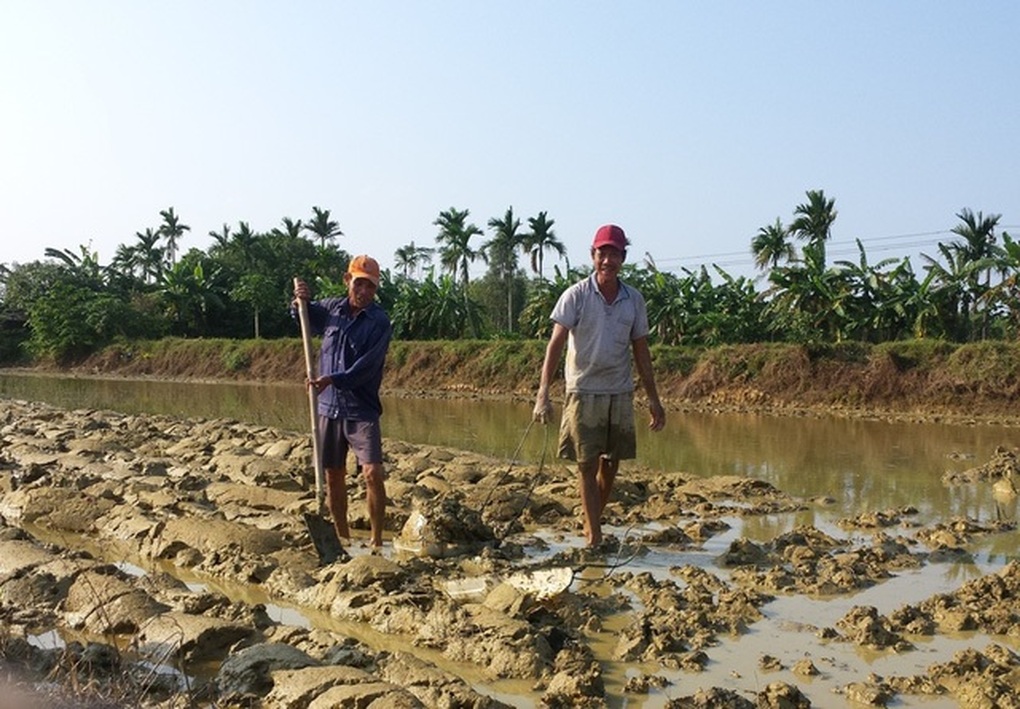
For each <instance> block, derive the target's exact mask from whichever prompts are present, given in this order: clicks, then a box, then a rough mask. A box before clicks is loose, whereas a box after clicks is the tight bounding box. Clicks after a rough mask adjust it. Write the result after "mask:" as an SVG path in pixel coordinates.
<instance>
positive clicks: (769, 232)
mask: <svg viewBox="0 0 1020 709" xmlns="http://www.w3.org/2000/svg"><path fill="white" fill-rule="evenodd" d="M751 253H752V254H753V255H754V265H755V266H757V267H758V268H759V269H760V270H762V271H764V270H765V269H766V268H775V267H776V266H778V265H779V264H780V263H781V262H783V261H792V260H793V259H794V258H795V257H796V255H797V253H796V250H795V249H794V248H793V244H791V243H790V232H789V230H788V229H787V228H786V227H785V226H783V223H782V222H781V221H780V219H779V217H776V221H775V224H769V225H768V226H763V227H761V228H760V229H758V234H757V235H756V236H755V237H754V238H753V239H751Z"/></svg>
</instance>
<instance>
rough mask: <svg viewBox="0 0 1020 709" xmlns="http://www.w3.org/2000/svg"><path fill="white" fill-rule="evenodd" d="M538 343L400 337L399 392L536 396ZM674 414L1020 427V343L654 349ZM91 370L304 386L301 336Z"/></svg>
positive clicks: (138, 349)
mask: <svg viewBox="0 0 1020 709" xmlns="http://www.w3.org/2000/svg"><path fill="white" fill-rule="evenodd" d="M544 348H545V344H544V343H543V342H539V341H533V340H527V341H496V342H491V341H484V342H482V341H456V342H394V343H393V345H392V346H391V349H390V354H389V358H388V361H387V373H386V378H385V380H384V388H385V389H387V390H388V393H391V394H408V395H413V396H466V397H486V396H500V397H514V398H530V397H531V396H532V395H533V394H534V390H535V387H536V386H537V381H538V374H539V368H540V367H541V362H542V357H543V354H544ZM653 357H654V365H655V370H656V378H657V380H658V386H659V391H660V394H661V396H662V398H663V400H664V402H665V404H666V406H667V408H670V409H673V410H719V411H764V412H769V413H777V414H790V413H795V414H803V413H825V414H838V415H844V416H857V417H859V416H867V417H874V416H879V417H883V418H898V419H910V420H925V421H932V420H943V421H946V420H952V421H957V422H959V421H975V422H994V423H999V424H1003V423H1005V424H1011V425H1020V414H1018V413H1017V412H1018V411H1020V344H1017V343H1005V342H982V343H974V344H968V345H952V344H949V343H944V342H936V341H927V340H919V341H914V342H899V343H885V344H881V345H871V344H865V343H843V344H839V345H819V346H809V345H792V344H758V345H734V346H724V347H718V348H713V349H705V350H696V349H692V348H681V347H655V348H653ZM72 371H73V372H74V373H77V374H82V375H101V376H126V377H159V378H168V379H200V380H201V379H205V380H223V379H227V380H231V379H233V380H255V381H293V380H295V379H301V378H302V377H303V376H304V359H303V354H302V350H301V343H300V341H299V340H297V339H287V340H248V341H236V340H175V339H167V340H160V341H155V342H139V343H131V344H128V345H116V346H111V347H109V348H107V349H105V350H103V351H102V352H100V353H98V354H96V355H94V356H93V357H90V358H89V359H87V360H86V361H84V362H82V363H80V364H78V365H77V366H75V367H73V368H72Z"/></svg>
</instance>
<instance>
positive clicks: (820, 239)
mask: <svg viewBox="0 0 1020 709" xmlns="http://www.w3.org/2000/svg"><path fill="white" fill-rule="evenodd" d="M807 198H808V201H807V202H806V203H804V204H798V205H797V207H796V208H795V209H794V210H793V213H794V215H795V218H794V220H793V223H792V224H790V234H792V235H793V236H795V237H796V238H798V239H802V240H804V241H806V242H807V245H806V246H805V247H804V262H805V263H806V264H807V265H808V266H809V267H810V268H813V269H814V270H816V271H822V270H824V269H825V242H826V241H828V240H829V237H830V236H831V230H832V223H833V222H834V221H836V200H834V199H826V198H825V192H824V191H823V190H808V191H807Z"/></svg>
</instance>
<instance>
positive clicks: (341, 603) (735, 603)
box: [0, 402, 1020, 709]
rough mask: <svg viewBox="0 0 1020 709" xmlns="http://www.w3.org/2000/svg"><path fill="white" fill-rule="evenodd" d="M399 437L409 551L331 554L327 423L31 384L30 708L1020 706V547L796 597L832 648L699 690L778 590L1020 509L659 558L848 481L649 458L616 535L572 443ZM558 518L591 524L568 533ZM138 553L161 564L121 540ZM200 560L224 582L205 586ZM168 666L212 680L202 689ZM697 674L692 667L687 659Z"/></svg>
mask: <svg viewBox="0 0 1020 709" xmlns="http://www.w3.org/2000/svg"><path fill="white" fill-rule="evenodd" d="M386 455H387V461H386V462H387V469H388V471H389V474H390V477H389V481H388V483H387V491H388V497H389V500H388V504H387V510H386V524H387V530H388V532H387V536H388V538H389V540H390V543H389V545H388V546H387V548H386V550H385V553H384V554H383V555H378V556H376V555H371V554H369V553H368V551H367V550H366V549H365V548H363V547H361V546H359V545H357V544H355V545H354V546H351V547H349V551H350V552H351V554H352V558H351V559H349V560H339V561H337V562H335V563H331V564H327V565H322V564H321V563H320V562H319V559H318V558H317V555H316V551H315V548H314V545H312V544H311V542H310V538H309V533H308V530H307V528H306V527H305V526H304V525H303V524H302V518H303V514H304V513H313V514H314V513H315V512H316V506H315V498H314V494H313V491H312V490H313V483H312V480H311V479H310V464H309V460H310V445H309V442H308V440H307V436H303V435H297V434H294V433H288V432H282V431H279V430H275V429H272V428H268V427H265V426H255V425H248V424H243V423H239V422H236V421H224V420H213V421H188V420H178V419H174V418H172V417H164V416H138V415H136V416H129V415H123V414H117V413H113V412H97V411H64V410H60V409H55V408H53V407H49V406H46V405H42V404H27V403H23V402H5V405H4V409H3V411H2V414H0V630H2V633H0V650H2V652H0V666H2V668H3V669H4V673H5V675H9V676H10V677H12V678H14V681H15V682H16V691H17V693H20V694H21V695H23V696H25V697H26V699H25V702H26V704H25V706H29V705H30V704H29V702H32V701H35V698H37V697H38V696H39V694H40V692H47V691H52V689H53V687H54V686H59V687H62V688H63V691H64V692H65V695H64V696H63V698H61V699H60V700H59V701H56V700H54V699H53V697H52V696H47V697H46V701H45V702H42V701H41V700H40V701H37V702H36V704H35V705H42V704H45V705H58V706H59V705H60V704H61V702H65V705H66V706H72V705H76V706H121V705H128V706H183V705H190V706H220V707H274V708H275V707H286V708H288V709H290V708H294V709H299V708H300V709H304V708H305V707H326V706H380V707H381V706H393V707H419V706H422V707H431V706H464V707H500V706H506V705H505V704H504V703H503V702H502V701H500V700H498V699H495V698H493V697H491V696H489V695H487V694H486V693H484V692H481V691H479V689H478V687H479V686H490V685H491V686H494V687H496V686H504V687H506V686H514V687H516V689H514V690H510V689H503V690H502V691H503V692H505V693H512V694H513V695H514V696H517V697H519V698H522V699H523V700H524V701H525V702H527V703H529V704H532V705H543V706H552V707H566V706H587V707H604V706H610V705H611V704H610V703H609V702H610V700H612V699H615V700H616V701H617V702H619V701H622V696H624V695H627V696H632V697H636V696H641V695H645V694H648V693H650V692H655V691H658V692H660V694H659V699H660V700H661V703H660V704H658V705H657V706H678V707H679V706H705V707H710V706H726V707H731V706H739V707H743V706H766V707H780V706H790V707H792V706H797V707H805V706H811V701H810V700H809V699H808V695H809V694H812V693H814V694H815V695H816V696H817V695H818V692H819V687H831V689H826V690H825V693H826V694H825V695H823V696H831V695H830V694H829V693H830V692H832V691H838V692H839V693H842V694H844V695H845V696H846V698H847V699H848V700H852V701H854V702H860V703H865V704H870V705H884V704H887V703H890V702H894V701H899V702H913V701H922V702H923V701H927V700H930V699H932V698H936V697H951V698H952V700H953V701H954V702H956V703H958V704H959V705H961V706H974V707H981V706H989V707H991V706H1018V703H1020V654H1018V652H1017V650H1016V649H1011V648H1010V646H1009V645H1010V642H1012V641H1009V640H1008V639H1010V638H1012V639H1013V641H1015V631H1016V628H1017V627H1020V610H1018V609H1020V565H1018V563H1017V562H1016V561H1013V562H1011V563H1007V564H1004V565H1003V567H1002V568H1001V570H999V571H997V572H995V573H990V574H987V575H985V576H981V577H979V578H975V579H971V580H969V581H966V582H961V584H960V585H959V586H958V587H957V588H956V589H955V590H954V591H952V592H951V593H934V594H931V595H930V596H929V597H927V598H926V599H924V600H922V601H921V602H919V603H913V604H907V605H903V606H901V607H900V608H899V609H897V610H896V611H895V612H893V613H889V614H882V613H880V612H878V610H877V609H876V608H875V607H873V606H868V605H860V604H859V605H855V606H853V607H852V608H850V609H849V610H848V611H847V612H846V613H845V614H844V615H843V617H842V618H840V619H838V620H837V621H836V622H835V623H833V624H831V625H825V626H817V627H815V626H811V625H809V624H808V623H807V622H806V621H805V617H804V616H803V615H801V614H798V613H796V612H795V613H793V614H791V616H790V617H789V618H788V620H787V622H788V623H790V624H797V625H798V626H799V627H798V628H797V631H798V632H801V633H805V634H807V637H811V638H821V639H823V640H822V641H823V642H824V643H828V644H829V645H828V647H827V649H826V650H825V651H824V653H823V654H820V655H815V656H808V657H803V656H802V657H800V658H799V659H797V660H796V662H793V661H791V659H790V657H791V656H792V657H796V648H792V650H793V654H792V655H791V648H789V647H781V646H780V645H778V644H777V643H775V642H772V643H771V644H770V645H769V646H768V652H764V653H762V654H761V656H760V657H759V659H758V667H759V669H758V671H760V672H761V673H763V674H765V675H766V677H765V678H764V679H765V680H766V681H760V680H759V678H758V677H757V672H758V671H755V672H754V673H753V674H751V673H746V672H745V674H743V675H741V674H739V673H736V672H735V671H734V669H732V668H733V667H736V666H735V665H734V666H731V674H730V676H729V677H728V678H725V677H724V678H722V679H721V680H720V684H719V685H718V686H714V687H710V688H708V689H699V690H698V691H697V692H693V691H692V687H693V686H698V685H701V684H703V682H701V681H699V680H697V679H696V678H697V676H698V675H700V674H702V673H705V672H706V671H707V670H708V668H709V667H710V666H711V665H713V664H718V663H719V662H720V658H719V657H718V656H717V652H719V647H720V644H721V641H722V640H723V639H724V638H730V639H732V638H734V637H750V638H751V639H753V638H754V636H755V635H756V634H757V631H756V628H757V627H758V626H759V624H762V623H764V622H766V620H765V619H766V613H774V612H775V611H770V608H771V607H772V604H773V603H774V602H775V601H776V599H779V598H793V599H804V601H809V600H810V599H816V598H829V599H837V598H840V597H845V596H847V595H848V594H854V593H859V592H861V591H862V590H863V589H867V588H870V587H873V586H876V585H878V584H881V583H883V582H886V581H888V580H889V579H890V578H892V577H894V576H896V575H898V574H902V573H906V572H909V571H912V570H917V569H921V568H923V567H925V566H926V565H929V564H932V563H938V561H937V560H938V559H945V558H946V557H953V556H958V557H961V556H965V554H966V552H965V549H966V547H967V546H968V545H969V544H970V542H971V541H972V540H974V539H978V538H981V537H985V536H988V535H997V534H1003V533H1004V532H1007V531H1008V530H1010V529H1013V524H1012V523H1010V522H997V523H988V522H986V523H978V522H975V521H972V520H966V519H954V520H945V521H943V522H938V523H936V524H934V525H932V526H930V527H912V526H911V524H910V523H909V520H910V518H911V516H912V515H913V514H915V512H916V511H914V510H910V509H905V510H890V511H886V512H883V513H872V514H861V515H859V516H857V517H855V518H852V519H847V520H844V521H843V522H842V525H841V526H843V527H844V528H846V529H847V530H851V532H857V533H851V534H849V535H847V536H846V537H836V536H833V535H830V534H827V533H825V532H823V531H821V530H819V529H816V528H814V527H812V526H799V527H797V528H796V529H794V530H793V531H792V532H788V533H784V534H779V535H777V536H775V537H774V538H773V539H771V540H770V541H768V542H764V543H763V542H758V543H755V542H751V541H749V540H747V539H739V538H738V539H735V540H734V541H733V542H732V543H730V544H729V545H728V546H727V547H726V548H724V549H723V550H722V552H721V554H719V555H718V557H717V558H715V559H714V562H713V563H712V564H709V565H708V566H707V567H706V566H704V565H693V564H690V563H684V564H677V565H671V566H670V567H669V568H668V569H667V570H665V571H666V573H663V570H661V569H660V572H659V573H652V572H651V570H650V569H648V570H641V567H642V562H641V559H642V558H643V557H644V556H645V555H647V554H656V555H660V556H662V557H663V558H670V557H671V555H675V557H676V558H682V557H683V556H684V555H686V556H698V555H699V554H701V555H704V553H705V550H707V549H708V548H710V547H711V544H712V540H713V539H714V538H715V537H716V536H718V535H720V534H724V533H725V532H726V531H727V530H728V529H729V527H730V525H729V524H728V523H727V522H726V520H727V519H731V520H732V519H734V518H746V519H754V518H759V519H766V518H769V517H774V516H777V515H791V514H797V513H800V512H803V511H806V510H809V509H810V508H811V506H812V505H817V504H822V505H824V504H825V501H805V500H798V499H795V498H792V497H790V496H789V495H787V494H785V493H784V492H783V491H781V490H778V489H776V488H774V487H773V486H771V485H770V484H768V483H766V482H763V481H759V480H755V479H752V478H744V477H735V476H717V477H715V478H711V479H700V478H694V477H690V476H687V475H685V474H681V473H675V472H674V473H664V472H662V471H650V470H640V469H638V470H635V471H633V472H632V473H629V474H628V476H627V480H626V481H621V483H620V485H619V486H618V489H617V490H616V493H615V495H614V500H613V502H612V503H611V504H610V506H609V507H608V508H607V510H606V513H605V517H606V521H607V522H608V523H609V524H611V525H613V526H614V527H616V528H625V529H635V530H638V529H641V530H648V531H646V532H642V533H640V534H633V535H632V534H629V533H628V534H627V535H626V536H624V537H623V538H622V539H621V538H611V539H610V540H608V542H607V544H606V545H605V548H604V549H602V550H598V551H591V550H586V549H583V548H579V547H578V546H577V544H578V542H577V538H578V533H579V530H578V511H577V501H576V489H575V482H574V480H573V475H572V474H571V472H570V471H568V470H567V469H566V468H565V467H563V466H556V467H555V468H549V469H546V468H543V467H541V466H540V467H539V468H537V469H536V468H534V467H530V466H529V467H521V468H519V469H515V468H508V467H507V466H506V465H505V463H504V462H502V461H495V460H491V459H487V458H484V457H482V456H478V455H473V454H469V453H464V452H463V451H453V450H447V449H442V448H436V447H431V446H419V445H411V444H406V443H400V442H396V441H392V442H388V444H387V450H386ZM1013 460H1015V456H1005V455H1003V456H1002V457H1000V458H997V459H996V461H994V462H993V464H992V465H990V466H986V467H987V470H986V469H985V468H982V469H981V472H979V473H975V477H976V476H978V475H980V476H985V475H990V474H992V473H991V472H990V471H992V470H995V471H998V474H999V475H1011V474H1012V470H1013V467H1012V464H1011V463H1012V461H1013ZM1014 494H1015V493H1014ZM354 497H355V499H354V500H353V501H352V505H351V513H352V520H351V521H352V525H353V527H354V528H355V530H359V534H361V535H363V534H364V529H365V528H366V526H367V521H366V520H365V519H364V513H363V509H364V504H363V499H360V498H362V497H363V490H362V489H361V488H360V486H359V488H358V489H356V490H355V492H354ZM862 532H866V533H862ZM869 534H870V536H869ZM557 540H559V541H558V543H559V544H560V545H561V546H563V547H564V548H563V549H561V550H560V551H554V550H551V549H550V548H549V546H550V543H557ZM124 560H129V561H132V562H133V563H134V564H136V565H137V566H138V567H141V568H144V569H146V570H147V573H146V574H144V575H141V576H139V575H137V574H135V573H132V572H131V571H130V570H129V569H125V568H124V567H123V566H122V565H117V564H116V563H115V562H120V561H124ZM547 575H548V576H547ZM187 578H191V579H202V580H203V581H204V583H205V584H206V588H204V589H200V590H193V589H192V588H189V587H188V586H186V585H185V584H184V583H183V581H182V579H187ZM561 578H562V579H564V580H563V581H560V579H561ZM213 582H215V586H213V585H212V584H213ZM213 587H222V588H224V589H234V590H235V591H234V597H233V598H232V597H230V596H228V595H226V592H221V591H215V590H212V588H213ZM244 589H248V591H247V592H246V591H244ZM251 589H257V590H258V592H259V593H260V594H261V595H262V596H263V598H265V599H269V600H272V601H273V602H274V603H280V604H284V605H286V606H289V607H295V608H300V609H302V610H303V611H304V612H305V613H306V614H308V616H309V617H319V618H320V620H319V622H317V623H312V624H310V625H308V626H304V625H300V624H298V625H294V624H288V623H286V622H283V621H282V620H279V619H275V620H274V619H273V618H272V617H270V615H269V614H268V613H267V608H266V606H265V605H263V603H260V602H249V601H245V600H241V599H243V598H244V596H245V595H247V594H250V590H251ZM316 614H318V615H316ZM338 623H340V624H342V625H339V626H338V625H337V624H338ZM358 629H360V630H358ZM53 630H58V631H59V632H60V633H61V635H62V637H64V638H65V640H66V639H69V638H70V639H73V640H72V641H71V642H69V644H67V645H66V646H65V647H56V648H53V649H49V650H47V649H45V648H40V647H39V645H38V641H37V640H36V641H35V642H32V639H33V638H38V637H40V636H44V635H45V633H47V632H50V631H53ZM960 632H967V633H971V634H974V643H973V644H972V646H970V647H968V648H967V649H966V650H965V651H961V652H957V653H954V654H947V653H942V654H940V653H938V652H935V651H934V650H929V651H928V653H927V654H926V656H925V657H926V659H925V661H924V663H923V669H921V670H920V671H918V672H913V673H907V674H904V675H902V676H901V675H897V676H884V677H879V676H877V675H871V676H868V677H865V676H859V675H857V674H856V673H855V672H854V671H853V670H852V669H847V668H844V667H841V666H840V664H841V661H835V660H834V659H833V656H835V655H837V654H839V652H840V651H839V650H838V647H839V646H841V645H843V646H850V647H854V648H858V649H859V650H858V651H859V652H871V653H896V654H909V653H912V652H917V650H916V647H917V645H918V644H919V643H920V644H931V643H932V642H933V641H935V640H938V639H940V638H942V637H944V636H946V635H947V634H958V633H960ZM996 638H1001V639H1003V640H1004V641H1005V642H999V641H996V640H995V639H996ZM153 665H156V666H159V667H169V666H177V667H180V668H181V669H183V670H184V671H186V672H188V673H189V674H191V675H192V679H191V680H189V683H188V684H186V685H181V684H179V683H178V682H177V681H176V679H175V675H173V674H167V673H153V672H152V671H151V667H152V666H153ZM608 665H616V666H620V667H625V668H628V674H627V679H626V683H625V684H623V683H622V680H621V679H617V680H615V682H613V683H611V682H610V678H609V677H608V676H607V673H606V669H605V668H606V667H607V666H608ZM203 667H206V668H208V667H211V668H213V672H212V673H211V674H205V675H203V674H202V672H201V670H202V668H203ZM676 672H682V673H683V676H685V677H690V679H681V680H674V679H670V677H671V676H672V675H671V673H676ZM769 673H774V674H773V675H772V676H768V675H769ZM43 679H47V680H50V682H49V683H43V682H42V680H43ZM53 680H56V683H57V684H56V685H54V684H53V683H52V681H53ZM515 682H516V683H518V684H516V685H514V684H513V683H515ZM674 682H676V684H674ZM499 683H503V684H499ZM507 683H510V684H509V685H508V684H507ZM723 683H725V686H723ZM47 688H48V689H47ZM4 690H5V694H4V696H8V694H9V693H8V692H7V691H6V688H4ZM13 691H14V690H12V692H13ZM67 693H70V699H68V694H67ZM662 693H665V695H666V697H670V699H668V700H667V699H666V698H665V697H663V696H662ZM71 699H73V700H74V701H71ZM100 700H101V701H100ZM821 705H822V706H824V705H826V704H825V703H824V701H823V703H822V704H821Z"/></svg>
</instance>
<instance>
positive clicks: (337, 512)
mask: <svg viewBox="0 0 1020 709" xmlns="http://www.w3.org/2000/svg"><path fill="white" fill-rule="evenodd" d="M326 506H327V507H329V515H330V517H332V518H333V527H334V528H335V529H336V535H337V536H338V537H340V538H341V539H350V538H351V530H350V528H349V527H348V526H347V468H326Z"/></svg>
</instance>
